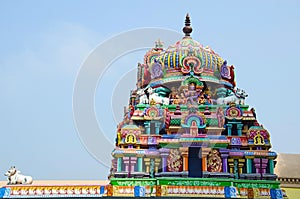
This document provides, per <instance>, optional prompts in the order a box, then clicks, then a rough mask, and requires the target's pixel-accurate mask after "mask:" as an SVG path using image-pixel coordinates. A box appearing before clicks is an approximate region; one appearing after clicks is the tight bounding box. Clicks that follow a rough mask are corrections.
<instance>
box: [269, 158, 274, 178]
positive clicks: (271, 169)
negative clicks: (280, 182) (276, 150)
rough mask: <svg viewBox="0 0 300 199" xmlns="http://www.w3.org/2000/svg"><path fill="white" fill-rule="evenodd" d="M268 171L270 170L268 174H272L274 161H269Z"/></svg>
mask: <svg viewBox="0 0 300 199" xmlns="http://www.w3.org/2000/svg"><path fill="white" fill-rule="evenodd" d="M269 169H270V174H274V160H273V159H269Z"/></svg>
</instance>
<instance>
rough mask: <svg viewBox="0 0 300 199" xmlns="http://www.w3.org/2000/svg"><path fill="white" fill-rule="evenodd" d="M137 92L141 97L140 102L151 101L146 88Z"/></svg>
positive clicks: (146, 102)
mask: <svg viewBox="0 0 300 199" xmlns="http://www.w3.org/2000/svg"><path fill="white" fill-rule="evenodd" d="M137 94H138V96H139V97H140V98H139V103H140V104H148V103H149V100H148V97H147V95H146V93H145V90H144V89H140V90H138V91H137Z"/></svg>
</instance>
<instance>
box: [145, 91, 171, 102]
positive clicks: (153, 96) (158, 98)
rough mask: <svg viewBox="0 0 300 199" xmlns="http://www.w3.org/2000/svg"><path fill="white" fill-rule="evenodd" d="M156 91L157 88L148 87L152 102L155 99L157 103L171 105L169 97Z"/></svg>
mask: <svg viewBox="0 0 300 199" xmlns="http://www.w3.org/2000/svg"><path fill="white" fill-rule="evenodd" d="M154 91H155V90H154V89H153V88H151V87H150V88H148V93H149V101H150V102H151V101H155V102H156V103H157V104H164V105H169V103H170V99H169V98H168V97H162V96H159V94H158V93H155V92H154Z"/></svg>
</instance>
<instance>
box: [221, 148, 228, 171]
mask: <svg viewBox="0 0 300 199" xmlns="http://www.w3.org/2000/svg"><path fill="white" fill-rule="evenodd" d="M219 152H220V153H221V157H222V170H223V172H224V173H227V172H228V166H227V165H228V163H227V159H228V156H229V150H228V149H220V150H219Z"/></svg>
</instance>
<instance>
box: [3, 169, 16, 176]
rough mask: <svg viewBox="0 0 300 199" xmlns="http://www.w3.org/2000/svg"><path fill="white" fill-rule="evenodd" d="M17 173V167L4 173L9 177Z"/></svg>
mask: <svg viewBox="0 0 300 199" xmlns="http://www.w3.org/2000/svg"><path fill="white" fill-rule="evenodd" d="M15 173H16V168H15V167H11V168H10V169H9V170H8V171H7V172H6V173H5V174H4V175H5V176H7V177H10V176H12V175H14V174H15Z"/></svg>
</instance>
